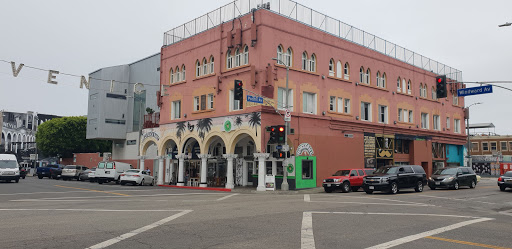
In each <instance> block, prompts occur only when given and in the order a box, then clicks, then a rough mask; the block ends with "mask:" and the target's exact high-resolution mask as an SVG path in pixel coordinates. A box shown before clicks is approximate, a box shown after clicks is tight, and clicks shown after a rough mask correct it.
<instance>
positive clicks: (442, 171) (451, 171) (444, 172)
mask: <svg viewBox="0 0 512 249" xmlns="http://www.w3.org/2000/svg"><path fill="white" fill-rule="evenodd" d="M455 174H457V168H446V169H438V170H436V172H434V175H455Z"/></svg>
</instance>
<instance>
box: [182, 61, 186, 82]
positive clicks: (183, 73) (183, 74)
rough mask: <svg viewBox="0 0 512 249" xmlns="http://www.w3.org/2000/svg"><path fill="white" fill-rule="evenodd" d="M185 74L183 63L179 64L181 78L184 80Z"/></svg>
mask: <svg viewBox="0 0 512 249" xmlns="http://www.w3.org/2000/svg"><path fill="white" fill-rule="evenodd" d="M185 76H186V74H185V65H183V66H181V80H183V81H184V80H186V79H187V78H186V77H185Z"/></svg>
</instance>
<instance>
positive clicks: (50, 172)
mask: <svg viewBox="0 0 512 249" xmlns="http://www.w3.org/2000/svg"><path fill="white" fill-rule="evenodd" d="M63 167H64V165H62V164H48V165H46V166H45V167H39V168H37V170H36V174H37V178H39V179H43V177H48V178H56V177H57V176H59V177H60V172H62V168H63Z"/></svg>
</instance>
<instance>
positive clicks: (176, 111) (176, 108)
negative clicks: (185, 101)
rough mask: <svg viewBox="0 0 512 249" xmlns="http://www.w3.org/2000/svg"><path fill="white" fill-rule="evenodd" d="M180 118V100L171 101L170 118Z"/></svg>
mask: <svg viewBox="0 0 512 249" xmlns="http://www.w3.org/2000/svg"><path fill="white" fill-rule="evenodd" d="M180 118H181V100H176V101H173V102H172V115H171V119H172V120H176V119H180Z"/></svg>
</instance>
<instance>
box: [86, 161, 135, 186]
mask: <svg viewBox="0 0 512 249" xmlns="http://www.w3.org/2000/svg"><path fill="white" fill-rule="evenodd" d="M129 169H133V167H132V165H131V164H128V163H123V162H110V161H103V162H99V163H98V167H97V168H96V172H95V173H94V175H95V177H96V180H97V181H98V183H99V184H103V183H106V182H111V181H115V182H116V183H119V181H120V177H121V174H122V173H124V172H125V171H127V170H129Z"/></svg>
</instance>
